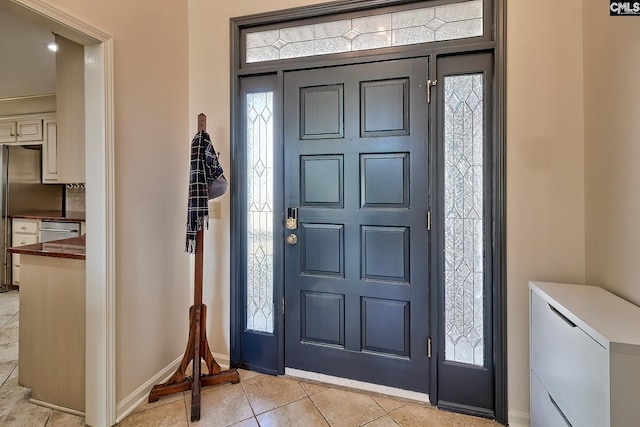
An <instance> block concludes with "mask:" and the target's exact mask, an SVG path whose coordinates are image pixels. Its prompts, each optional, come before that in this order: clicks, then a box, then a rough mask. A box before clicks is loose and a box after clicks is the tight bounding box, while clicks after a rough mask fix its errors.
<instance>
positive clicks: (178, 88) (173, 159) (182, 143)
mask: <svg viewBox="0 0 640 427" xmlns="http://www.w3.org/2000/svg"><path fill="white" fill-rule="evenodd" d="M47 3H49V4H51V5H52V6H54V7H56V8H59V9H62V10H63V11H66V12H68V13H69V14H70V15H72V16H74V17H76V18H78V19H80V20H82V21H85V22H86V23H88V24H89V25H92V26H94V27H96V28H98V29H101V30H103V31H104V32H106V33H108V34H110V35H111V36H113V38H114V52H115V59H114V61H115V123H116V129H115V169H116V196H115V197H116V201H115V204H116V245H117V246H116V251H117V257H116V269H117V272H116V293H117V296H116V298H117V301H116V303H117V306H116V311H117V329H116V336H117V344H116V345H117V349H116V352H117V356H116V357H117V358H116V370H117V379H116V381H117V386H116V387H117V390H116V394H117V396H116V402H120V401H122V400H123V399H124V398H126V397H127V396H128V395H130V394H131V393H132V392H133V391H135V390H136V389H137V388H138V387H139V386H140V385H142V384H143V383H144V382H145V381H147V380H149V379H150V378H151V377H152V376H153V375H155V374H156V373H158V372H159V371H160V370H161V369H162V368H164V367H165V366H167V365H168V364H169V363H170V362H172V361H173V360H174V359H175V358H176V357H178V356H179V355H180V354H181V353H182V352H183V351H184V348H185V345H186V337H187V331H188V309H189V305H190V300H189V289H190V285H189V283H188V278H189V270H188V267H189V257H188V256H187V255H186V254H185V253H184V237H185V234H184V232H185V228H184V227H185V222H186V200H187V180H188V156H189V152H188V148H187V147H188V139H189V128H188V126H189V121H188V114H189V103H188V96H189V91H188V77H189V75H188V66H189V63H188V56H187V55H188V29H187V5H186V3H185V2H157V1H151V0H143V1H135V2H132V1H126V0H114V1H108V2H107V1H97V0H93V1H86V0H47ZM90 173H91V171H87V174H90ZM90 191H91V189H90V188H87V192H90ZM90 233H91V230H89V234H90ZM87 316H91V313H90V312H89V311H88V312H87Z"/></svg>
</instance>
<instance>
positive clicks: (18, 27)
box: [0, 9, 56, 99]
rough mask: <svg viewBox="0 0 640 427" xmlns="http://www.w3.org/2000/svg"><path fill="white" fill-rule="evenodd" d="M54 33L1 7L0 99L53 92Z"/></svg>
mask: <svg viewBox="0 0 640 427" xmlns="http://www.w3.org/2000/svg"><path fill="white" fill-rule="evenodd" d="M53 39H54V36H53V34H52V33H51V31H49V30H48V29H46V28H43V27H40V26H37V25H35V24H33V23H31V22H28V21H25V20H24V19H23V18H20V17H18V16H16V15H13V14H11V13H10V12H7V11H4V10H2V9H0V99H2V98H11V97H16V96H24V95H37V94H43V93H53V92H55V91H56V62H55V53H53V52H51V51H50V50H49V49H47V48H46V46H45V44H47V43H49V42H52V41H53Z"/></svg>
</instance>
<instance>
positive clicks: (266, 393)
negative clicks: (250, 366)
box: [0, 291, 498, 427]
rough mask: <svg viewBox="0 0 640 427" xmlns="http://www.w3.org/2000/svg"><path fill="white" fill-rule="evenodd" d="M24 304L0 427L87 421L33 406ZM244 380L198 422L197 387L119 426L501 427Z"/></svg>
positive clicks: (300, 384) (8, 357)
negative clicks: (23, 383)
mask: <svg viewBox="0 0 640 427" xmlns="http://www.w3.org/2000/svg"><path fill="white" fill-rule="evenodd" d="M18 308H19V307H18V292H16V291H13V292H9V293H6V294H0V426H3V427H26V426H33V427H44V426H46V427H58V426H60V427H74V426H82V425H84V419H83V418H79V417H75V416H72V415H68V414H64V413H62V412H58V411H52V410H50V409H46V408H42V407H39V406H36V405H33V404H30V403H29V402H28V399H29V393H30V391H29V389H26V388H24V387H20V386H19V385H18ZM240 377H241V381H240V383H239V384H224V385H219V386H214V387H207V388H205V389H203V391H202V396H201V397H202V404H201V418H200V421H199V422H195V423H191V422H190V410H191V392H190V391H189V392H185V393H179V394H175V395H172V396H167V397H164V398H162V399H160V400H159V401H158V402H155V403H153V404H148V403H144V404H143V405H141V406H140V407H138V408H137V409H136V410H135V411H134V412H133V413H132V414H131V415H129V416H128V417H126V418H125V419H124V420H123V421H122V422H120V423H119V424H118V426H119V427H147V426H148V427H160V426H166V427H189V426H201V427H209V426H212V427H213V426H231V425H233V426H237V427H257V426H262V427H265V426H269V427H271V426H273V427H285V426H304V427H314V426H332V427H342V426H367V427H395V426H416V427H417V426H420V427H429V426H438V427H447V426H459V427H472V426H475V427H489V426H498V424H496V423H495V422H493V421H489V420H485V419H481V418H475V417H469V416H465V415H459V414H454V413H450V412H445V411H440V410H438V409H435V408H433V407H431V406H429V405H425V404H421V403H415V402H411V401H407V400H402V399H396V398H391V397H387V396H380V395H376V394H371V393H366V392H360V391H356V390H349V389H343V388H338V387H334V386H330V385H327V384H320V383H312V382H309V381H306V380H299V379H296V378H290V377H273V376H270V375H263V374H258V373H255V372H250V371H245V370H240Z"/></svg>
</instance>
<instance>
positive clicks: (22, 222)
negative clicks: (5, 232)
mask: <svg viewBox="0 0 640 427" xmlns="http://www.w3.org/2000/svg"><path fill="white" fill-rule="evenodd" d="M39 224H40V221H38V220H28V219H14V220H13V232H14V233H28V234H38V233H39V226H38V225H39ZM36 243H37V242H36Z"/></svg>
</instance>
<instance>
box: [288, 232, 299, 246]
mask: <svg viewBox="0 0 640 427" xmlns="http://www.w3.org/2000/svg"><path fill="white" fill-rule="evenodd" d="M287 243H288V244H290V245H295V244H296V243H298V236H296V235H295V234H289V235H288V236H287Z"/></svg>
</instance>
